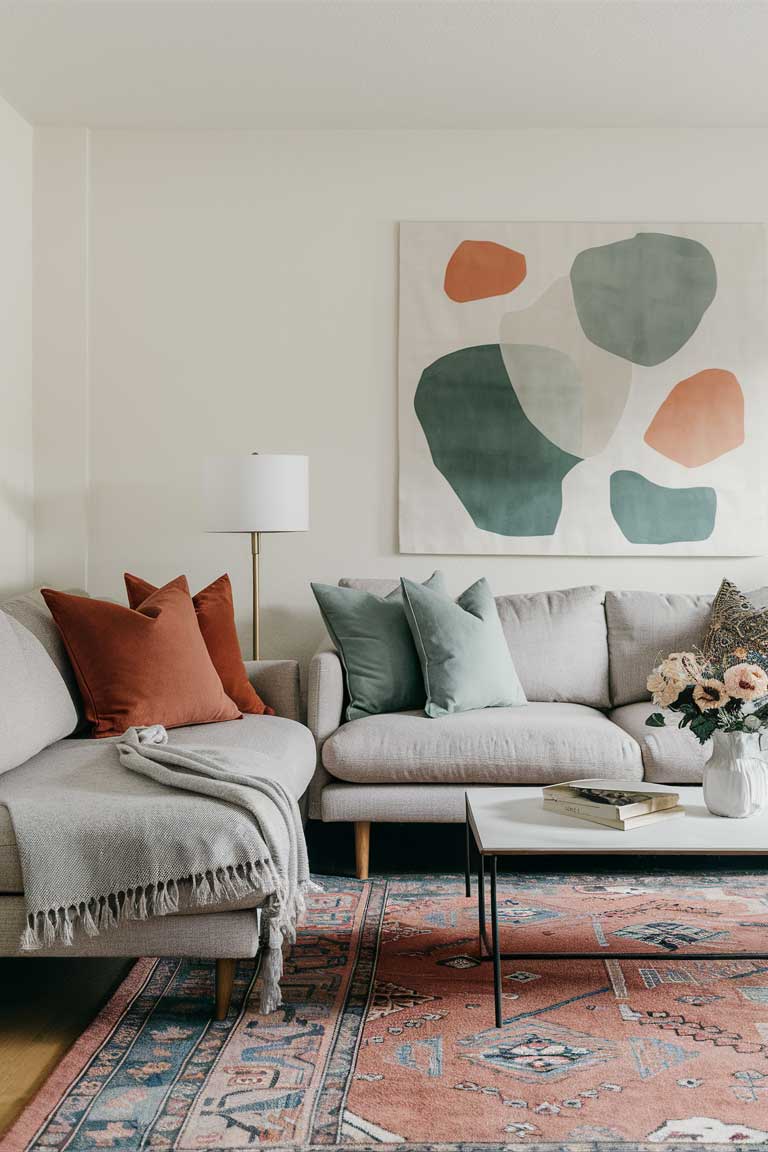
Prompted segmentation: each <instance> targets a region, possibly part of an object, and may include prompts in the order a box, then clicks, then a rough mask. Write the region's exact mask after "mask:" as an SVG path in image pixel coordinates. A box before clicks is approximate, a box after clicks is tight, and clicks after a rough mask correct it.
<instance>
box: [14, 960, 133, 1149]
mask: <svg viewBox="0 0 768 1152" xmlns="http://www.w3.org/2000/svg"><path fill="white" fill-rule="evenodd" d="M130 965H131V961H129V960H76V959H72V960H69V959H67V960H59V959H50V960H46V959H43V958H42V957H40V958H37V957H31V958H30V959H24V960H16V959H0V1132H3V1131H4V1130H5V1129H6V1128H7V1127H8V1126H9V1125H10V1124H11V1123H12V1121H13V1120H14V1118H15V1117H16V1116H17V1115H18V1113H19V1112H20V1111H21V1109H22V1108H23V1107H24V1105H25V1104H26V1102H27V1100H29V1099H30V1097H31V1096H33V1095H34V1093H35V1092H36V1091H37V1089H38V1088H39V1087H40V1085H41V1084H42V1082H43V1081H44V1080H45V1078H46V1076H47V1075H48V1073H49V1072H50V1071H51V1069H52V1068H53V1067H54V1066H55V1065H56V1064H57V1063H58V1061H59V1060H60V1059H61V1057H62V1056H63V1055H64V1053H65V1052H66V1050H67V1049H68V1048H69V1047H70V1045H71V1044H72V1043H73V1042H74V1041H75V1040H76V1039H77V1037H78V1036H79V1035H80V1033H81V1032H82V1031H83V1029H84V1028H85V1027H86V1026H87V1025H88V1024H89V1023H90V1021H91V1020H92V1019H93V1017H94V1016H95V1015H96V1013H97V1012H98V1010H99V1008H100V1007H101V1005H102V1004H103V1003H104V1001H105V1000H107V999H108V998H109V995H110V993H111V992H112V991H113V989H114V988H115V987H116V985H117V984H118V983H119V982H120V980H121V979H122V978H123V976H124V975H125V973H126V972H127V971H128V969H129V968H130Z"/></svg>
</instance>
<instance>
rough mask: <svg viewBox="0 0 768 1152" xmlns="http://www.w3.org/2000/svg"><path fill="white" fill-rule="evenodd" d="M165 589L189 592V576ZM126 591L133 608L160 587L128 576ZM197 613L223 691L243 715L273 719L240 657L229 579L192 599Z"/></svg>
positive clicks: (226, 577)
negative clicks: (264, 715)
mask: <svg viewBox="0 0 768 1152" xmlns="http://www.w3.org/2000/svg"><path fill="white" fill-rule="evenodd" d="M165 587H166V588H183V589H184V591H185V592H187V593H189V585H188V584H187V578H186V576H177V577H176V579H175V580H172V581H171V582H170V584H166V585H165ZM125 590H126V592H127V593H128V603H129V604H130V606H131V608H138V607H139V606H140V605H141V604H143V602H144V601H145V600H146V598H147V597H148V596H152V595H154V593H155V592H157V588H156V587H155V585H154V584H149V583H148V582H147V581H146V580H142V579H141V578H140V577H138V576H132V575H131V574H130V572H126V573H125ZM192 603H193V604H194V606H195V612H196V613H197V622H198V624H199V625H200V631H201V632H202V634H203V640H205V646H206V648H207V649H208V654H209V656H210V657H211V660H212V661H213V666H214V668H215V669H216V671H217V672H218V674H219V676H220V677H221V682H222V684H223V685H224V691H225V692H226V694H227V696H229V698H230V700H234V702H235V704H237V706H238V708H239V709H240V711H241V712H250V713H253V714H254V715H256V716H261V715H262V714H266V715H268V716H274V714H275V710H274V708H269V707H267V705H266V704H265V703H264V701H263V700H262V699H261V697H260V696H259V695H258V693H257V692H256V690H255V689H254V687H253V685H252V684H251V682H250V680H249V679H248V676H247V674H246V671H245V665H244V664H243V658H242V656H241V655H240V644H239V641H238V639H237V627H236V625H235V606H234V603H233V600H232V585H231V584H230V582H229V576H227V575H226V574H225V575H224V576H219V578H218V580H214V582H213V584H209V585H208V587H207V588H203V590H202V591H201V592H198V594H197V596H193V597H192Z"/></svg>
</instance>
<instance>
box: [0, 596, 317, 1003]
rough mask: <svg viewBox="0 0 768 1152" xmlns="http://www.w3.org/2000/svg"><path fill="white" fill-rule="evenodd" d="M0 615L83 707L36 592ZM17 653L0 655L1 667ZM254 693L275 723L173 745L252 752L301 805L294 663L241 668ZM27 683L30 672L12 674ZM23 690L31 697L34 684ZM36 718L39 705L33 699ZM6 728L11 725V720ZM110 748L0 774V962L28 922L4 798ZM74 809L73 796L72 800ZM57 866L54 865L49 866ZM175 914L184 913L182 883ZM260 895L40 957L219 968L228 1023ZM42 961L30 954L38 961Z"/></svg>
mask: <svg viewBox="0 0 768 1152" xmlns="http://www.w3.org/2000/svg"><path fill="white" fill-rule="evenodd" d="M0 610H1V611H3V612H5V613H6V614H7V615H9V616H12V617H13V618H14V619H15V620H17V621H18V622H19V623H20V624H22V625H23V626H24V627H25V628H26V629H27V630H28V631H29V632H31V633H32V635H33V636H35V637H36V638H37V639H38V640H39V641H40V643H41V644H42V645H43V647H44V648H45V650H46V651H47V652H48V654H49V655H50V656H51V658H52V660H53V663H54V665H55V666H56V668H57V669H58V671H59V673H60V674H61V676H62V677H63V679H64V680H65V682H66V683H67V685H68V687H69V689H70V693H71V695H72V698H73V701H74V702H75V704H76V707H78V708H79V706H80V702H79V694H78V692H77V687H76V684H75V679H74V675H73V672H72V668H71V666H70V664H69V660H68V657H67V654H66V651H65V649H64V646H63V644H62V642H61V638H60V636H59V634H58V631H57V629H56V626H55V624H54V622H53V619H52V617H51V616H50V613H49V612H48V609H47V608H46V606H45V603H44V601H43V599H42V597H41V596H40V594H39V592H36V591H33V592H28V593H24V594H22V595H20V596H18V597H15V598H14V599H12V600H9V601H5V602H3V603H0ZM13 658H14V654H12V653H3V652H0V659H13ZM246 669H247V672H248V677H249V679H250V681H251V683H252V684H253V686H254V688H255V689H256V691H257V692H258V694H259V695H260V696H261V698H262V699H263V700H264V701H265V703H267V704H269V705H271V707H273V708H274V709H275V713H276V715H274V716H255V715H244V716H243V718H242V719H241V720H236V721H229V722H227V723H220V724H205V725H196V726H194V727H187V728H175V729H172V730H171V731H170V732H169V733H168V737H169V742H170V743H171V744H175V745H184V744H187V745H189V744H192V745H195V746H197V747H227V746H230V747H238V748H248V749H250V750H252V751H253V754H254V772H258V774H259V775H260V776H264V775H267V776H269V777H273V778H274V779H276V780H279V781H280V782H281V783H282V784H283V785H285V787H286V788H288V790H289V791H291V792H292V793H293V794H294V795H295V796H296V798H297V799H299V798H300V797H301V796H302V795H303V793H304V792H305V790H306V788H307V785H308V784H309V782H310V780H311V778H312V773H313V771H314V768H315V746H314V743H313V740H312V738H311V736H310V733H309V732H308V731H307V729H306V727H305V726H304V725H302V724H300V723H298V720H299V715H300V695H299V668H298V664H297V663H296V661H294V660H260V661H252V662H247V663H246ZM13 671H14V673H15V674H16V675H18V676H19V677H27V673H28V670H27V669H26V668H24V667H19V668H17V669H15V670H13ZM29 690H30V691H32V692H34V691H35V685H34V684H30V685H29ZM37 706H38V708H39V710H40V714H41V715H42V713H43V712H44V710H45V699H44V697H42V696H40V697H39V698H38V700H37ZM7 719H8V723H10V722H11V721H12V718H7ZM111 743H113V741H112V740H93V739H90V738H88V737H87V736H83V735H82V734H77V735H73V736H71V737H69V738H67V739H64V740H58V741H56V742H55V743H54V744H51V745H50V746H48V747H47V748H44V749H43V750H42V751H40V752H38V753H37V755H35V756H33V757H32V758H31V759H28V760H27V761H25V762H24V763H22V764H19V765H18V766H17V767H15V768H12V769H11V770H10V771H8V772H5V773H4V774H2V775H0V955H2V956H27V955H29V953H25V952H22V951H21V949H20V947H19V941H20V938H21V934H22V931H23V929H24V927H25V924H26V912H25V903H24V877H23V874H22V867H21V861H20V858H19V853H18V849H17V845H16V840H15V837H14V832H13V825H12V823H11V819H10V814H9V811H8V808H7V807H5V805H4V803H3V796H4V795H6V796H7V795H8V794H9V791H10V790H13V789H14V788H15V787H17V786H18V785H19V783H26V782H27V781H29V780H30V779H31V780H33V781H34V780H37V779H39V780H40V781H41V782H42V781H43V780H44V778H45V776H46V773H48V772H49V771H51V770H52V769H53V770H56V768H57V767H58V766H61V767H64V766H66V765H67V764H71V763H72V761H73V760H75V761H77V762H79V763H83V762H88V761H92V762H94V763H96V764H98V760H99V757H104V756H105V752H106V750H107V747H108V745H110V744H111ZM196 802H199V801H198V800H197V798H196V797H195V796H194V794H192V793H184V794H180V797H179V803H180V804H187V805H194V804H195V803H196ZM72 803H73V805H74V804H76V803H77V796H75V795H73V797H72ZM51 867H55V861H54V860H52V861H51ZM179 903H180V906H181V907H182V908H183V907H184V905H185V900H184V892H183V885H180V901H179ZM261 903H263V900H262V898H260V897H259V896H258V895H251V896H249V897H241V898H240V899H239V900H237V899H235V900H227V901H222V902H219V903H218V904H217V905H216V906H215V908H213V909H212V908H210V907H208V906H206V907H205V908H204V909H203V910H195V909H191V908H190V909H188V910H187V911H186V912H179V913H177V914H174V915H166V916H160V917H153V918H150V919H147V920H131V921H130V922H128V923H123V924H120V925H118V926H116V927H113V928H112V929H110V931H108V932H105V933H102V934H101V935H99V936H94V937H90V936H87V935H85V934H84V933H77V934H76V935H75V941H74V944H73V945H72V946H63V945H59V946H55V947H52V948H46V949H45V953H44V954H45V955H46V956H54V955H66V956H126V957H134V956H188V957H194V958H199V959H212V960H215V961H216V997H215V999H216V1019H219V1020H220V1019H223V1018H224V1017H225V1016H226V1013H227V1010H228V1006H229V998H230V993H231V990H232V982H233V978H234V971H235V963H236V961H237V960H238V959H246V958H252V957H255V956H256V955H257V952H258V948H259V912H258V909H259V905H260V904H261ZM36 955H40V953H32V954H31V957H30V958H31V959H34V957H35V956H36Z"/></svg>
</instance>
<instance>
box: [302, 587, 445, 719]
mask: <svg viewBox="0 0 768 1152" xmlns="http://www.w3.org/2000/svg"><path fill="white" fill-rule="evenodd" d="M415 587H417V588H420V587H422V585H420V584H417V585H415ZM423 587H424V588H433V589H437V590H439V591H440V592H441V593H442V594H443V595H444V594H445V580H444V578H443V574H442V572H434V573H433V574H432V575H431V576H430V578H429V580H427V582H426V583H425V584H424V585H423ZM312 591H313V592H314V594H315V599H316V600H317V603H318V606H319V608H320V612H321V613H322V617H323V620H324V621H325V626H326V628H327V629H328V632H329V633H330V636H331V639H332V640H333V642H334V644H335V645H336V651H337V652H338V653H339V656H340V658H341V662H342V664H343V665H344V671H345V673H346V678H347V693H348V695H349V704H348V705H347V720H359V719H360V717H361V716H376V715H378V714H379V713H380V712H404V711H405V710H406V709H408V708H423V707H424V697H425V695H426V693H425V691H424V680H423V678H422V675H421V667H420V665H419V657H418V654H417V652H416V648H415V646H414V643H413V637H412V636H411V630H410V628H409V627H408V621H407V620H406V618H405V612H404V610H403V594H402V591H401V589H400V588H395V589H394V591H392V592H390V594H389V596H383V597H382V596H374V595H373V593H372V592H362V591H359V590H358V589H357V588H337V587H336V586H335V585H333V584H313V585H312Z"/></svg>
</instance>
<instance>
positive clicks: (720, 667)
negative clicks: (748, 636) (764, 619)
mask: <svg viewBox="0 0 768 1152" xmlns="http://www.w3.org/2000/svg"><path fill="white" fill-rule="evenodd" d="M748 656H749V653H748V652H746V651H745V650H744V649H737V650H736V651H735V652H733V653H731V655H730V656H729V657H725V659H724V660H722V661H720V662H718V663H713V662H711V661H708V660H706V659H704V658H703V657H701V656H699V655H697V654H696V653H695V652H673V653H672V654H671V656H667V658H666V660H662V662H661V664H659V666H658V667H657V668H654V670H653V672H651V674H650V676H649V677H648V691H649V692H650V693H651V695H652V697H653V702H654V704H656V705H657V706H658V707H660V708H668V709H669V711H670V712H678V713H679V714H680V720H679V723H678V727H679V728H689V729H690V730H691V732H692V733H693V734H694V736H695V737H696V739H697V740H699V742H700V743H701V744H706V742H707V741H708V740H710V739H711V740H712V753H711V755H710V758H709V760H708V761H707V763H706V765H705V767H704V776H703V785H704V802H705V804H706V805H707V807H708V808H709V810H710V812H712V813H713V814H714V815H716V816H731V817H733V816H736V817H743V816H752V815H754V814H755V813H756V812H759V811H760V810H761V809H762V808H765V807H766V805H768V763H766V757H765V753H764V752H763V748H762V739H761V737H762V733H763V731H764V730H765V729H766V728H768V675H766V672H765V670H764V669H763V668H762V667H761V666H760V665H759V664H757V663H755V662H751V663H750V662H748V659H747V658H748ZM666 723H667V721H666V717H665V716H664V715H663V713H661V712H654V713H653V714H652V715H651V716H649V717H648V719H647V720H646V724H648V725H649V726H650V727H651V728H664V727H665V726H666Z"/></svg>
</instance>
